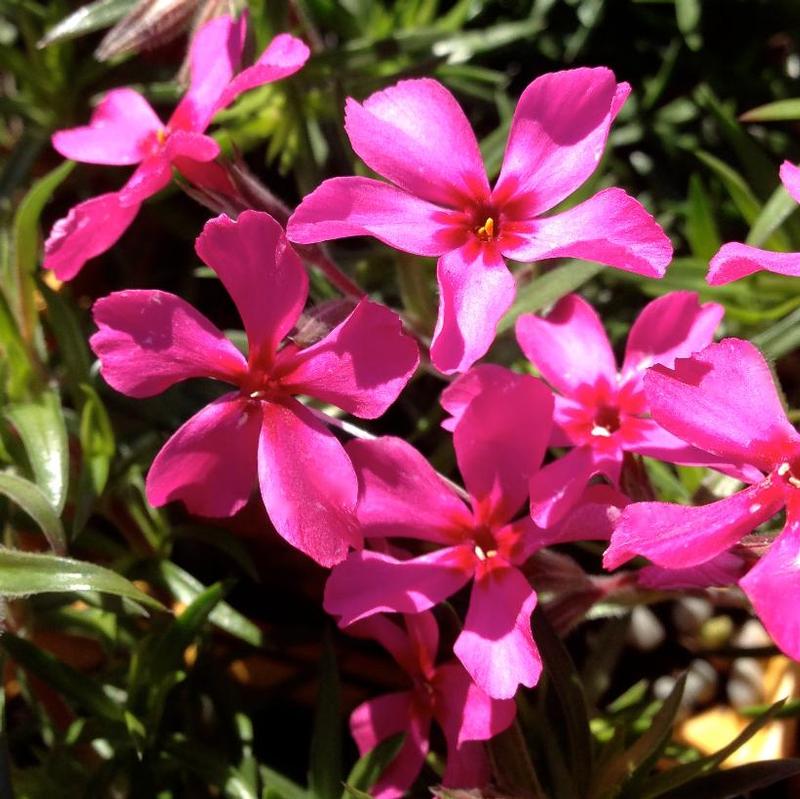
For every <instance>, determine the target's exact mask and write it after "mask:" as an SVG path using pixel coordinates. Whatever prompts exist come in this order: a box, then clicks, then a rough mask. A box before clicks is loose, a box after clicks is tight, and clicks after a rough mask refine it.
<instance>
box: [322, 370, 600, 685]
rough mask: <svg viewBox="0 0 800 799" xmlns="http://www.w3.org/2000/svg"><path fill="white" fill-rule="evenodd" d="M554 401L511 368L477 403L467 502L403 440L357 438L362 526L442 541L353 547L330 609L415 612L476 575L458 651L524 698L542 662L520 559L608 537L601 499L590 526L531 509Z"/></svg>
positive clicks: (331, 586) (464, 427)
mask: <svg viewBox="0 0 800 799" xmlns="http://www.w3.org/2000/svg"><path fill="white" fill-rule="evenodd" d="M552 408H553V400H552V396H551V395H550V393H549V391H548V390H547V389H546V387H545V386H544V385H543V384H542V383H541V382H539V381H538V380H536V379H534V378H533V377H530V376H528V375H517V374H514V373H513V372H509V371H506V372H505V380H504V381H503V382H502V383H501V382H500V381H498V383H497V384H496V385H494V386H493V387H492V388H491V390H487V391H486V392H484V393H482V394H481V395H480V396H478V397H476V398H475V399H473V401H472V402H470V403H469V406H468V407H467V409H466V410H465V412H464V414H463V416H462V417H461V419H460V420H459V423H458V425H457V426H456V428H455V431H454V434H453V442H454V446H455V451H456V457H457V460H458V465H459V469H460V471H461V474H462V476H463V477H464V481H465V485H466V487H467V492H468V494H469V506H468V505H467V504H465V503H464V501H462V499H461V498H460V497H459V496H458V495H457V494H456V493H455V491H454V489H453V488H452V487H451V486H449V485H447V484H446V483H445V482H444V481H443V480H442V479H441V478H440V477H439V476H438V475H437V474H436V473H435V472H434V470H433V469H432V468H431V466H430V464H429V463H428V462H427V460H425V458H424V457H423V456H422V455H421V454H420V453H419V452H417V450H415V449H414V448H413V447H411V446H410V445H409V444H406V443H405V442H404V441H401V440H400V439H398V438H391V437H386V438H380V439H377V440H374V441H353V442H351V443H350V444H348V447H347V449H348V452H349V454H350V457H351V458H352V460H353V464H354V466H355V467H356V471H357V472H358V475H359V479H360V482H361V496H360V501H359V505H358V512H357V515H358V520H359V522H360V524H361V529H362V532H363V534H364V536H365V537H366V538H368V539H373V540H374V539H382V538H388V537H391V538H393V539H416V540H420V541H423V542H428V543H430V544H433V545H435V546H436V547H438V548H437V549H434V550H432V551H429V552H425V553H424V554H422V555H419V556H417V557H408V556H406V557H400V556H398V555H399V553H397V552H396V551H392V552H391V553H389V552H381V551H368V550H362V551H359V552H354V553H351V555H350V557H348V559H347V560H345V561H344V562H343V563H340V564H339V565H338V566H337V567H336V568H335V569H334V570H333V572H332V573H331V576H330V578H329V579H328V584H327V586H326V589H325V609H326V610H327V611H328V612H329V613H332V614H334V615H336V616H339V617H340V620H339V623H340V624H341V625H342V626H347V625H349V624H352V623H353V622H356V621H358V620H359V619H363V618H367V617H369V616H371V615H373V614H375V613H381V612H386V611H397V612H400V613H417V612H421V611H425V610H427V609H429V608H431V607H433V606H435V605H437V604H438V603H440V602H442V601H444V600H445V599H446V598H447V597H449V596H450V595H452V594H454V593H455V592H456V591H458V590H459V589H460V588H461V587H462V586H464V585H466V584H467V583H469V582H470V581H472V594H471V598H470V603H469V609H468V611H467V615H466V619H465V621H464V627H463V630H462V632H461V634H460V636H459V637H458V640H457V641H456V643H455V646H454V651H455V654H456V655H457V657H458V658H459V659H460V660H461V662H462V663H463V665H464V667H465V668H466V670H467V671H468V672H469V674H470V676H471V677H472V679H473V680H475V682H476V683H477V684H478V685H479V686H480V688H481V689H482V690H484V691H486V693H487V694H489V695H490V696H493V697H495V698H498V699H506V698H509V697H512V696H514V694H515V693H516V691H517V688H518V687H519V685H520V684H522V685H527V686H533V685H535V684H536V682H537V680H538V679H539V674H540V673H541V668H542V664H541V660H540V658H539V653H538V651H537V649H536V645H535V643H534V641H533V636H532V634H531V624H530V617H531V613H532V612H533V609H534V607H535V605H536V594H535V592H534V591H533V589H532V588H531V586H530V585H529V584H528V581H527V580H526V578H525V576H524V575H523V573H522V572H521V571H520V568H519V567H521V566H522V565H523V564H524V563H525V562H526V561H527V560H528V558H529V557H530V555H531V554H532V553H533V552H534V551H536V550H537V549H539V548H541V547H543V546H546V545H548V544H551V543H555V542H556V541H565V540H574V539H575V538H576V537H577V538H581V539H587V538H593V537H598V538H608V536H609V535H610V529H609V527H608V524H607V522H606V517H605V515H604V512H605V507H604V506H600V505H599V504H598V512H597V513H596V514H594V515H591V514H587V513H583V514H582V516H581V518H582V520H584V521H585V524H583V525H579V526H577V527H576V526H575V525H573V524H569V523H567V522H568V521H569V520H567V521H565V523H564V524H563V525H558V526H555V527H553V528H552V529H551V530H548V531H543V530H539V529H538V528H537V527H536V526H535V525H534V524H533V522H532V521H531V519H530V517H529V516H528V515H527V514H525V513H524V512H523V511H524V505H525V501H526V499H527V496H528V481H529V479H530V478H531V476H532V475H533V474H534V473H535V472H536V470H537V469H538V467H539V464H540V463H541V460H542V457H543V455H544V451H545V448H546V446H547V441H548V438H549V436H550V423H551V417H552ZM590 520H591V521H590ZM598 520H599V522H598Z"/></svg>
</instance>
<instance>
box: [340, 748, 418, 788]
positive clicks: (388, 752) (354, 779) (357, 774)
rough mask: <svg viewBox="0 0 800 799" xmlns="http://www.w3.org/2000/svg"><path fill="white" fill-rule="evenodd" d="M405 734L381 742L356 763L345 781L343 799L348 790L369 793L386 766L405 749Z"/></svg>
mask: <svg viewBox="0 0 800 799" xmlns="http://www.w3.org/2000/svg"><path fill="white" fill-rule="evenodd" d="M404 740H405V735H404V733H402V732H401V733H398V734H397V735H392V736H391V737H390V738H387V739H386V740H385V741H381V742H380V743H379V744H378V745H377V746H376V747H375V748H374V749H373V750H372V751H370V752H367V754H365V755H364V756H363V757H362V758H359V760H358V761H357V762H356V764H355V766H353V768H352V769H351V771H350V773H349V774H348V775H347V780H345V786H346V787H345V791H344V792H343V793H342V799H347V789H348V788H349V789H350V790H351V791H352V790H356V791H369V789H370V788H371V787H372V786H373V785H374V784H375V783H376V782H377V781H378V777H380V776H381V774H382V773H383V771H384V769H385V768H386V766H388V765H389V763H391V762H392V760H394V759H395V757H397V755H398V753H399V752H400V750H401V749H402V748H403V741H404Z"/></svg>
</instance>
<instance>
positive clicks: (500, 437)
mask: <svg viewBox="0 0 800 799" xmlns="http://www.w3.org/2000/svg"><path fill="white" fill-rule="evenodd" d="M552 420H553V395H552V393H551V391H550V389H548V388H547V386H545V385H544V383H542V382H541V381H539V380H536V379H535V378H533V377H531V376H530V375H516V374H513V373H512V372H509V373H508V379H507V380H506V381H505V382H504V383H503V384H501V385H494V386H491V387H488V388H487V389H486V390H485V391H483V392H482V393H481V394H479V395H478V396H477V397H475V399H473V400H472V402H471V403H470V404H469V405H468V406H467V409H466V410H465V411H464V414H463V416H462V417H461V420H460V421H459V422H458V424H457V425H456V429H455V432H454V434H453V444H454V446H455V450H456V458H457V460H458V468H459V470H460V471H461V474H462V475H463V477H464V482H465V485H466V487H467V490H468V491H469V493H470V496H471V497H472V502H473V509H474V511H475V515H476V517H477V518H478V520H480V521H481V522H484V523H487V524H505V523H506V522H508V521H509V520H510V519H511V518H512V516H514V515H515V514H516V512H517V511H519V509H520V508H521V506H522V505H523V503H524V502H525V501H526V500H527V498H528V482H529V480H530V479H531V477H532V476H533V474H534V473H535V472H536V470H537V469H538V468H539V466H540V465H541V463H542V458H544V453H545V450H546V449H547V442H548V441H549V439H550V428H551V426H552Z"/></svg>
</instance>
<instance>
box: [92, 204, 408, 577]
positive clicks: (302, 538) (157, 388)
mask: <svg viewBox="0 0 800 799" xmlns="http://www.w3.org/2000/svg"><path fill="white" fill-rule="evenodd" d="M196 246H197V254H198V255H199V256H200V258H201V259H202V260H203V262H204V263H206V264H207V265H208V266H209V267H211V268H212V269H213V270H214V271H215V272H216V273H217V275H218V276H219V278H220V280H221V281H222V284H223V285H224V287H225V288H226V289H227V291H228V293H229V294H230V296H231V297H232V299H233V301H234V303H235V304H236V307H237V309H238V311H239V314H240V316H241V318H242V321H243V323H244V328H245V331H246V333H247V341H248V357H247V358H246V359H245V357H244V356H243V355H242V354H241V353H240V352H239V351H238V350H237V349H236V347H234V346H233V344H232V343H231V342H230V341H228V339H226V338H225V336H224V335H223V334H222V332H221V331H220V330H219V329H218V328H217V327H215V326H214V325H213V324H212V323H211V322H210V321H209V320H208V319H207V318H206V317H204V316H203V315H202V314H200V313H199V312H198V311H196V310H195V309H194V308H193V307H192V306H191V305H189V304H188V303H187V302H185V301H184V300H182V299H181V298H180V297H176V296H175V295H174V294H168V293H166V292H163V291H141V290H132V291H120V292H116V293H114V294H111V295H109V296H108V297H104V298H102V299H100V300H98V301H97V302H96V303H95V305H94V309H93V310H94V319H95V323H96V324H97V326H98V328H99V330H98V332H97V333H95V334H94V335H93V336H92V338H91V341H90V343H91V346H92V349H93V350H94V352H95V354H96V355H97V357H98V358H99V359H100V371H101V373H102V375H103V377H104V378H105V379H106V381H107V382H108V383H109V384H110V385H111V386H112V387H113V388H115V389H116V390H117V391H120V392H122V393H123V394H127V395H128V396H131V397H150V396H154V395H156V394H160V393H161V392H162V391H164V390H165V389H167V388H169V386H171V385H173V384H174V383H177V382H179V381H181V380H186V379H188V378H192V377H210V378H214V379H217V380H222V381H224V382H226V383H230V384H232V385H233V386H235V390H234V391H232V392H229V393H226V394H223V395H222V396H221V397H219V398H218V399H217V400H215V401H214V402H212V403H211V404H210V405H208V406H207V407H205V408H203V409H202V410H201V411H200V412H199V413H197V414H196V415H195V416H193V417H192V418H191V419H189V421H188V422H186V423H185V424H184V425H183V426H182V427H181V428H180V429H179V430H178V431H177V432H176V433H175V434H174V435H173V436H172V438H170V439H169V441H167V443H166V444H165V445H164V447H163V448H162V449H161V451H160V452H159V453H158V455H157V456H156V458H155V460H154V461H153V464H152V466H151V467H150V471H149V472H148V475H147V484H146V489H147V497H148V500H149V501H150V503H151V504H153V505H156V506H158V505H163V504H164V503H166V502H169V501H171V500H182V501H183V502H184V503H185V505H186V507H187V508H188V509H189V510H190V511H191V512H193V513H197V514H199V515H201V516H228V515H231V514H233V513H235V512H236V511H237V510H239V509H240V508H241V507H242V506H243V505H244V504H245V503H246V502H247V500H248V499H249V497H250V494H251V492H252V488H253V484H254V483H255V481H256V476H257V477H258V483H259V486H260V489H261V496H262V498H263V501H264V506H265V508H266V510H267V513H268V514H269V517H270V519H271V520H272V522H273V524H274V525H275V529H276V530H277V531H278V533H280V535H282V536H283V537H284V538H285V539H286V540H287V541H288V542H289V543H290V544H292V546H295V547H297V548H298V549H300V550H301V551H302V552H305V553H306V554H307V555H309V556H310V557H312V558H314V560H316V561H317V562H319V563H321V564H323V565H328V566H329V565H331V564H333V563H335V562H337V561H339V560H341V559H342V558H343V557H344V556H345V554H346V552H347V549H348V547H349V546H358V545H360V541H361V538H360V533H359V532H358V529H357V526H356V524H355V519H354V517H353V511H354V508H355V504H356V498H357V493H358V483H357V479H356V474H355V472H354V470H353V466H352V464H351V463H350V459H349V458H348V456H347V454H346V452H345V450H344V448H343V446H342V445H341V444H340V443H339V441H338V440H337V439H336V437H335V436H334V435H333V434H332V433H331V432H330V431H329V430H328V429H327V428H326V427H325V425H324V424H323V423H322V422H321V421H320V420H319V419H318V418H317V416H315V415H314V414H313V413H312V411H311V410H310V409H309V408H307V407H306V406H305V405H303V404H302V403H300V402H299V401H298V400H297V399H295V395H298V394H302V395H306V396H309V397H313V398H316V399H318V400H321V401H323V402H325V403H331V404H333V405H336V406H338V407H339V408H342V409H343V410H345V411H347V412H348V413H352V414H354V415H356V416H360V417H362V418H375V417H377V416H380V415H381V414H382V413H383V412H384V411H385V410H386V408H387V407H388V406H389V405H390V404H391V403H392V402H394V400H395V399H396V398H397V396H398V394H399V393H400V391H401V390H402V388H403V387H404V386H405V384H406V383H407V382H408V380H409V378H410V377H411V375H412V374H413V372H414V370H415V368H416V366H417V363H418V360H419V353H418V348H417V345H416V343H415V342H414V340H413V339H412V338H411V337H410V336H407V335H405V334H404V333H403V331H402V327H401V324H400V320H399V318H398V317H397V315H396V314H395V313H393V312H392V311H390V310H389V309H388V308H385V307H384V306H382V305H378V304H376V303H373V302H370V301H368V300H362V301H361V302H360V303H359V304H358V305H357V306H356V308H355V310H353V312H352V313H351V314H350V315H349V316H348V317H347V318H346V319H345V320H344V321H343V322H341V324H339V325H338V326H336V327H335V328H334V329H333V330H332V331H331V332H330V333H329V334H328V335H327V336H326V337H325V338H323V339H322V340H320V341H318V342H317V343H315V344H313V345H311V346H309V347H307V348H305V349H300V348H299V347H297V346H296V345H295V344H293V343H291V342H286V343H284V344H283V345H281V342H282V341H283V339H284V337H285V336H286V335H287V334H288V333H289V332H290V331H291V329H292V327H293V325H294V324H295V322H296V321H297V319H298V317H299V316H300V313H301V311H302V310H303V306H304V305H305V302H306V298H307V296H308V277H307V276H306V273H305V270H304V269H303V266H302V264H301V263H300V260H299V258H298V257H297V255H296V254H295V253H294V251H293V250H292V248H291V246H290V245H289V244H288V243H287V241H286V239H285V237H284V234H283V230H282V229H281V227H280V225H279V224H278V223H277V222H276V221H275V220H274V219H272V217H270V216H269V215H268V214H265V213H260V212H256V211H246V212H244V213H242V214H241V215H240V216H239V218H238V220H236V221H233V220H231V219H229V218H228V217H226V216H225V215H222V216H220V217H217V218H216V219H212V220H211V221H210V222H208V223H207V224H206V226H205V228H204V230H203V232H202V233H201V235H200V236H199V238H198V239H197V245H196Z"/></svg>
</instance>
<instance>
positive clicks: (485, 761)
mask: <svg viewBox="0 0 800 799" xmlns="http://www.w3.org/2000/svg"><path fill="white" fill-rule="evenodd" d="M496 701H500V700H496ZM491 773H492V772H491V767H490V765H489V757H488V755H487V754H486V746H485V745H484V744H483V743H481V742H480V741H464V743H463V744H461V746H457V747H452V746H448V747H447V761H446V763H445V767H444V774H442V785H443V786H444V787H445V788H461V789H466V790H470V791H471V790H475V789H480V788H485V787H486V785H487V783H488V782H489V779H490V778H491Z"/></svg>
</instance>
